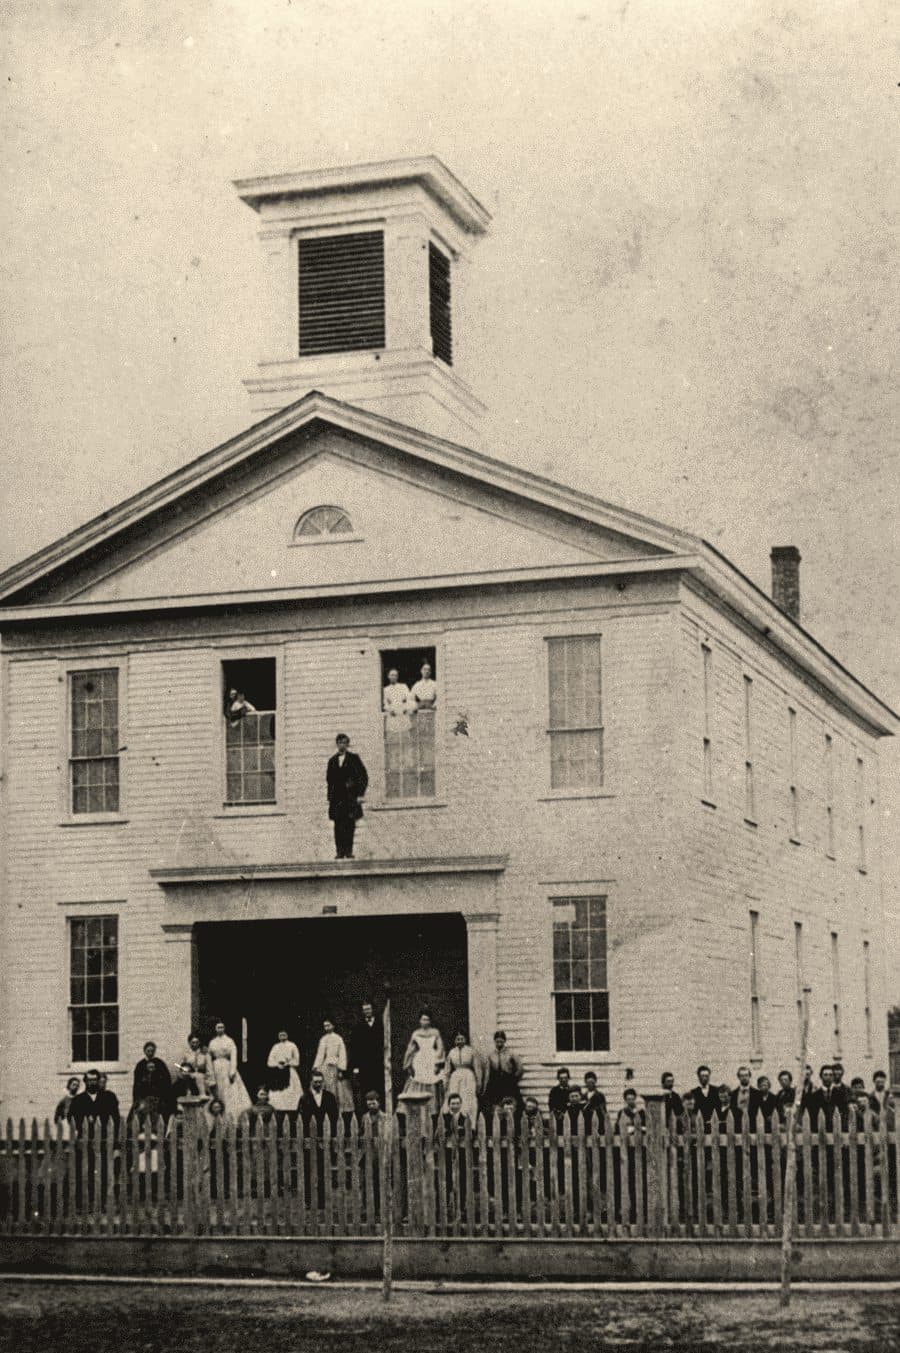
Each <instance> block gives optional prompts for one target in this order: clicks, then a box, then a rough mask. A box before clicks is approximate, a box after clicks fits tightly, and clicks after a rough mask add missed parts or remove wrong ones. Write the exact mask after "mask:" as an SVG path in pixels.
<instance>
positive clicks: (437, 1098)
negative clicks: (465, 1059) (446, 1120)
mask: <svg viewBox="0 0 900 1353" xmlns="http://www.w3.org/2000/svg"><path fill="white" fill-rule="evenodd" d="M445 1055H446V1054H445V1052H444V1040H443V1039H442V1038H441V1035H440V1030H439V1029H436V1028H435V1027H434V1025H433V1024H432V1023H431V1011H430V1010H423V1011H422V1013H421V1015H420V1016H419V1027H418V1029H414V1030H413V1032H412V1037H411V1038H410V1040H409V1043H408V1044H407V1046H406V1053H405V1055H404V1058H403V1069H404V1071H406V1072H407V1073H408V1075H409V1080H408V1081H407V1083H406V1087H405V1089H404V1094H409V1093H412V1094H422V1095H424V1094H428V1095H430V1096H431V1105H430V1110H431V1112H432V1113H440V1109H441V1089H442V1088H443V1080H444V1060H445Z"/></svg>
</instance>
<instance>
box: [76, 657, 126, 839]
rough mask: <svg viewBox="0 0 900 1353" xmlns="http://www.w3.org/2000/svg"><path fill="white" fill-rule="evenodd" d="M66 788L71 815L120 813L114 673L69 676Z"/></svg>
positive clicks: (96, 671) (112, 669) (109, 670)
mask: <svg viewBox="0 0 900 1353" xmlns="http://www.w3.org/2000/svg"><path fill="white" fill-rule="evenodd" d="M69 789H70V795H71V809H72V812H73V814H74V813H117V812H118V811H119V671H118V668H116V667H110V668H98V669H94V670H93V671H87V672H70V673H69Z"/></svg>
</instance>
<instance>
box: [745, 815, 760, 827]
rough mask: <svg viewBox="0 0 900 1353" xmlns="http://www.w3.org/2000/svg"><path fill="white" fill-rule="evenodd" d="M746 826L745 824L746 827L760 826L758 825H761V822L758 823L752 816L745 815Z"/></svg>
mask: <svg viewBox="0 0 900 1353" xmlns="http://www.w3.org/2000/svg"><path fill="white" fill-rule="evenodd" d="M744 826H745V827H758V826H759V823H758V822H757V821H755V819H754V818H752V817H745V818H744Z"/></svg>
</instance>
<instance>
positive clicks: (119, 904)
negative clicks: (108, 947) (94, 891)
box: [56, 897, 129, 1111]
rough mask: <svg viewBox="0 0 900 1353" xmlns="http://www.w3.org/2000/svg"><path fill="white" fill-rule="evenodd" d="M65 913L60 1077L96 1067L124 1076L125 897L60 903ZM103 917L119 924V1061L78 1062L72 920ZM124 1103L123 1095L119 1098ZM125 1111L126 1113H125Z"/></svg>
mask: <svg viewBox="0 0 900 1353" xmlns="http://www.w3.org/2000/svg"><path fill="white" fill-rule="evenodd" d="M59 906H60V908H61V910H62V916H61V918H60V927H59V931H58V936H59V941H58V942H59V959H60V961H59V963H58V964H57V972H58V973H59V974H60V976H59V983H58V987H57V995H58V1005H57V1009H58V1011H59V1015H58V1018H57V1021H56V1026H57V1039H56V1042H57V1047H58V1048H59V1055H58V1071H57V1074H58V1075H60V1076H65V1075H70V1074H71V1075H73V1076H74V1075H78V1076H83V1075H84V1073H85V1071H88V1070H90V1068H91V1067H96V1068H97V1070H98V1071H105V1072H107V1073H108V1074H115V1073H121V1072H123V1071H126V1070H127V1069H128V1065H129V1064H128V1061H127V1059H126V1057H125V1055H124V1049H125V1048H126V1047H128V1046H129V1030H128V1004H127V1000H126V982H125V974H126V962H125V958H124V955H125V953H126V942H127V935H128V921H127V915H126V902H125V899H124V898H121V897H119V898H110V899H106V898H103V899H98V900H97V901H93V900H91V901H81V902H69V901H63V902H60V903H59ZM100 917H114V918H115V920H116V922H117V925H118V944H117V948H118V954H119V965H118V1001H117V1004H118V1008H119V1058H118V1061H89V1062H76V1061H73V1060H72V1020H71V1013H70V1012H71V986H70V980H71V955H72V940H71V935H72V926H71V922H72V921H95V920H98V919H99V918H100ZM109 1088H110V1089H111V1090H113V1091H114V1092H115V1093H118V1091H117V1090H116V1086H115V1085H112V1084H111V1085H110V1087H109ZM119 1099H120V1104H121V1095H120V1096H119ZM123 1111H124V1110H123Z"/></svg>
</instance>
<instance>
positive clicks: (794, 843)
mask: <svg viewBox="0 0 900 1353" xmlns="http://www.w3.org/2000/svg"><path fill="white" fill-rule="evenodd" d="M788 841H789V842H790V843H791V845H792V846H802V845H803V842H802V841H801V840H800V837H799V836H789V837H788Z"/></svg>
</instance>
